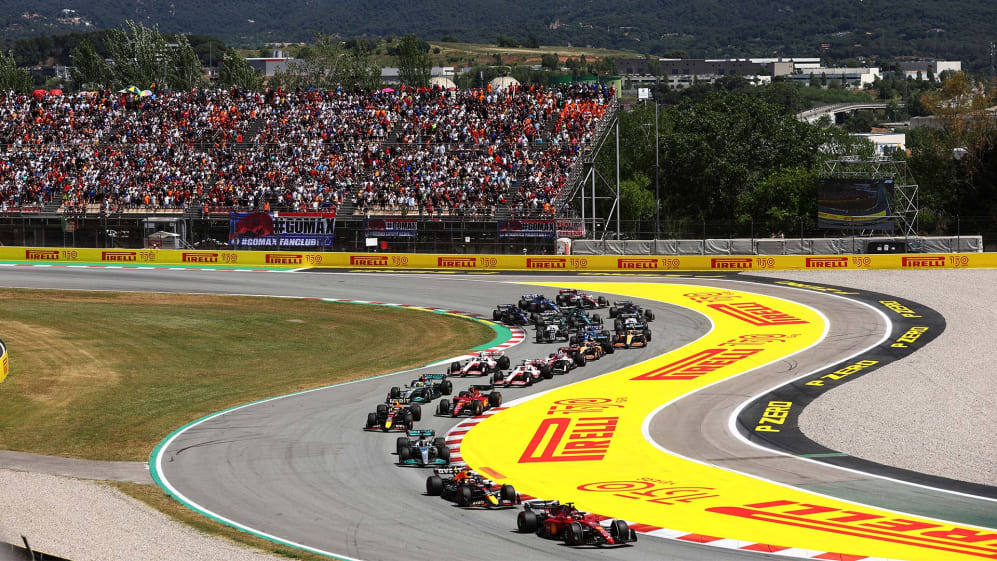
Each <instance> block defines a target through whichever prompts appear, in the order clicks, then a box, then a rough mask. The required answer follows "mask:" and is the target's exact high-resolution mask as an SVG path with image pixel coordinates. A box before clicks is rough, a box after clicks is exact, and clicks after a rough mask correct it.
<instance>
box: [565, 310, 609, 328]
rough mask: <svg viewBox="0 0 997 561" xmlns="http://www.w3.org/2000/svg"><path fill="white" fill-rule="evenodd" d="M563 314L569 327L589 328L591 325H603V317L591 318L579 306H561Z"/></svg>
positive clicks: (594, 315)
mask: <svg viewBox="0 0 997 561" xmlns="http://www.w3.org/2000/svg"><path fill="white" fill-rule="evenodd" d="M561 313H563V314H564V318H565V320H566V321H567V323H568V326H569V327H588V326H590V325H602V316H600V315H599V314H592V315H591V316H590V315H589V314H588V313H587V312H586V311H585V310H583V309H581V308H579V307H577V306H561Z"/></svg>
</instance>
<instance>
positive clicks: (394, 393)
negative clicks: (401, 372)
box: [388, 386, 402, 399]
mask: <svg viewBox="0 0 997 561" xmlns="http://www.w3.org/2000/svg"><path fill="white" fill-rule="evenodd" d="M388 396H389V397H391V399H398V398H399V397H401V396H402V389H401V388H399V387H398V386H392V387H391V391H390V392H388Z"/></svg>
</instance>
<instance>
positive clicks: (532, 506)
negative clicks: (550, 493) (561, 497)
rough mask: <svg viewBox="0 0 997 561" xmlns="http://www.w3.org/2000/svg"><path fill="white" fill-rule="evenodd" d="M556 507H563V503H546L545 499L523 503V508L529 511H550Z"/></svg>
mask: <svg viewBox="0 0 997 561" xmlns="http://www.w3.org/2000/svg"><path fill="white" fill-rule="evenodd" d="M556 506H561V501H545V500H543V499H530V500H527V501H523V508H525V509H527V510H548V509H551V508H554V507H556Z"/></svg>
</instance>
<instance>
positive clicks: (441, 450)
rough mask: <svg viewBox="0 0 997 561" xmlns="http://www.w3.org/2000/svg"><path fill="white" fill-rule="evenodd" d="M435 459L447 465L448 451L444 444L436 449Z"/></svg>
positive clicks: (448, 459) (448, 461)
mask: <svg viewBox="0 0 997 561" xmlns="http://www.w3.org/2000/svg"><path fill="white" fill-rule="evenodd" d="M436 457H437V458H439V459H441V460H443V461H444V462H446V463H448V464H449V463H450V449H449V448H447V445H446V444H441V445H439V446H437V447H436Z"/></svg>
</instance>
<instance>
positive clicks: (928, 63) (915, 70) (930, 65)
mask: <svg viewBox="0 0 997 561" xmlns="http://www.w3.org/2000/svg"><path fill="white" fill-rule="evenodd" d="M900 69H901V70H902V71H903V73H904V77H905V78H915V79H916V78H917V77H918V75H919V74H920V77H921V79H922V80H927V79H928V74H931V75H932V76H933V77H934V79H935V81H938V80H939V79H940V78H939V76H938V75H939V74H941V73H942V72H945V71H946V70H948V71H950V72H960V71H961V70H962V62H960V61H958V60H920V61H915V62H901V63H900Z"/></svg>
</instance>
